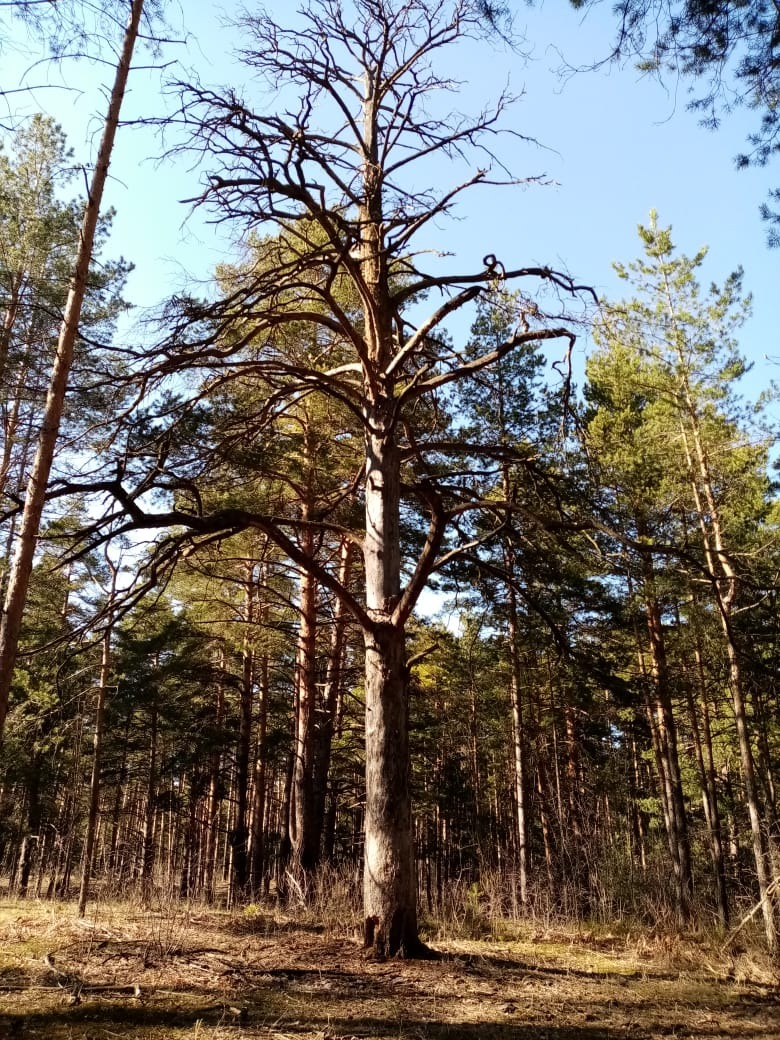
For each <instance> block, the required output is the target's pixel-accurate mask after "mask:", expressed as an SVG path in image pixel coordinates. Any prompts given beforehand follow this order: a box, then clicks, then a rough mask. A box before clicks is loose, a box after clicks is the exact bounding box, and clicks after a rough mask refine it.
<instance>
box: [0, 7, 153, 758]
mask: <svg viewBox="0 0 780 1040" xmlns="http://www.w3.org/2000/svg"><path fill="white" fill-rule="evenodd" d="M143 5H144V0H132V4H131V7H130V16H129V18H128V22H127V26H126V28H125V35H124V41H123V46H122V52H121V55H120V57H119V60H118V62H117V66H116V76H115V79H114V85H113V88H112V90H111V98H110V101H109V106H108V113H107V115H106V121H105V126H104V129H103V137H102V139H101V142H100V148H99V151H98V157H97V161H96V163H95V169H94V172H93V174H92V183H91V185H90V190H89V197H88V199H87V205H86V208H85V211H84V219H83V221H82V225H81V237H80V242H79V248H78V253H77V255H76V262H75V266H74V271H73V277H72V280H71V285H70V290H69V292H68V300H67V303H66V305H65V312H64V314H63V319H62V326H61V328H60V335H59V341H58V343H57V354H56V357H55V360H54V365H53V368H52V373H51V380H50V383H49V392H48V395H47V398H46V407H45V410H44V414H43V420H42V423H41V432H40V435H39V438H38V450H37V452H36V455H35V460H34V462H33V466H32V469H31V471H30V478H29V481H28V483H27V493H26V496H25V503H24V512H23V514H22V523H21V528H20V530H19V538H18V541H17V545H16V552H15V554H14V559H13V563H12V565H11V572H10V577H9V582H8V589H7V592H6V597H5V605H4V608H3V617H2V623H0V741H1V740H2V736H3V730H4V728H5V717H6V713H7V710H8V695H9V692H10V689H11V681H12V678H13V671H14V665H15V664H16V654H17V649H18V645H19V633H20V630H21V624H22V614H23V612H24V607H25V603H26V601H27V589H28V585H29V581H30V573H31V571H32V564H33V555H34V553H35V546H36V544H37V540H38V530H39V528H40V522H41V515H42V513H43V506H44V502H45V500H46V487H47V484H48V481H49V474H50V472H51V466H52V461H53V458H54V448H55V446H56V443H57V437H58V435H59V430H60V423H61V420H62V414H63V409H64V404H65V394H66V391H67V386H68V378H69V375H70V369H71V366H72V364H73V352H74V347H75V343H76V337H77V335H78V327H79V321H80V318H81V309H82V305H83V302H84V295H85V293H86V289H87V280H88V276H89V267H90V263H91V261H92V252H93V247H94V240H95V231H96V228H97V223H98V218H99V216H100V205H101V201H102V198H103V189H104V187H105V183H106V178H107V176H108V166H109V162H110V161H111V152H112V149H113V146H114V136H115V134H116V129H117V126H118V124H119V113H120V109H121V107H122V100H123V98H124V93H125V87H126V84H127V78H128V75H129V72H130V64H131V61H132V57H133V49H134V47H135V42H136V40H137V38H138V32H139V26H140V21H141V13H142V10H143Z"/></svg>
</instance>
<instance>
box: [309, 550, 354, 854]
mask: <svg viewBox="0 0 780 1040" xmlns="http://www.w3.org/2000/svg"><path fill="white" fill-rule="evenodd" d="M339 556H340V559H339V582H340V584H341V585H342V586H343V587H344V588H348V587H349V582H350V574H351V571H352V549H351V546H350V544H349V541H348V540H347V539H346V538H345V539H343V540H342V542H341V546H340V547H339ZM347 620H348V613H347V610H346V608H345V607H344V605H343V604H342V603H341V602H340V601H339V602H337V603H336V610H335V615H334V618H333V628H332V630H331V637H330V647H329V650H328V664H327V668H326V671H325V688H324V691H323V698H322V699H323V705H322V712H321V713H320V718H319V721H318V725H317V726H316V727H315V734H316V747H315V759H314V785H313V786H314V790H313V805H312V816H313V821H314V827H315V828H316V831H317V847H318V848H320V846H322V845H323V833H324V832H325V830H326V824H327V822H328V814H327V813H326V800H327V797H328V793H329V792H330V795H331V799H330V805H333V806H335V797H334V791H333V778H332V777H331V769H330V760H331V752H332V749H333V737H334V735H335V733H336V729H337V726H338V715H339V707H340V704H341V687H342V683H343V671H344V656H345V649H346V635H347ZM325 844H328V843H327V842H326V843H325ZM329 847H330V849H331V851H332V841H330V843H329ZM322 851H323V854H325V853H326V850H325V849H324V847H323V849H322Z"/></svg>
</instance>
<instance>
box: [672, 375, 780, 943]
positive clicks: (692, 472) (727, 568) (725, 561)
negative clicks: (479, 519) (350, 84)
mask: <svg viewBox="0 0 780 1040" xmlns="http://www.w3.org/2000/svg"><path fill="white" fill-rule="evenodd" d="M684 401H685V408H686V413H687V418H688V422H689V425H688V427H687V428H686V426H685V425H684V424H681V434H682V441H683V447H684V450H685V454H686V462H687V466H688V473H689V478H690V482H691V489H692V492H693V497H694V501H695V503H696V510H697V513H698V519H699V529H700V532H701V536H702V543H703V546H704V554H705V559H706V561H707V566H708V569H709V572H710V574H711V575H712V590H713V594H714V597H715V603H716V606H717V608H718V614H719V617H720V623H721V630H722V632H723V639H724V643H725V645H726V653H727V655H728V662H729V686H730V688H731V699H732V705H733V708H734V721H735V723H736V730H737V743H738V745H739V754H740V762H741V765H742V782H743V784H744V787H745V801H746V803H747V809H748V816H749V819H750V831H751V835H752V838H753V856H754V859H755V864H756V880H757V882H758V891H759V899H760V904H761V912H762V915H763V919H764V933H765V935H766V941H767V946H768V947H769V949H770V950H771V951H772V952H773V953H777V952H778V950H779V949H780V946H779V939H778V918H779V917H780V898H779V896H778V892H777V884H776V882H777V877H776V876H775V871H774V864H773V862H772V855H771V849H770V842H769V836H768V834H767V833H766V832H765V830H764V821H762V818H761V803H760V797H759V785H758V781H757V778H756V768H755V760H754V757H753V748H752V744H751V740H750V727H749V723H748V713H747V706H746V703H745V691H744V683H743V679H742V666H741V662H740V659H739V650H738V648H737V645H736V641H735V638H734V631H733V627H732V612H733V609H734V605H735V600H736V597H737V591H738V577H737V573H736V571H735V570H734V567H733V566H732V563H731V560H730V559H729V556H728V553H727V552H726V547H725V544H724V540H723V532H722V527H721V518H720V509H719V507H718V503H717V500H716V496H715V491H714V489H713V487H712V479H711V475H710V468H709V461H708V459H707V453H706V450H705V445H704V442H703V439H702V436H701V430H700V428H699V419H698V412H697V409H696V406H695V403H694V402H693V400H692V398H691V396H690V391H689V389H688V387H687V385H686V386H685V388H684Z"/></svg>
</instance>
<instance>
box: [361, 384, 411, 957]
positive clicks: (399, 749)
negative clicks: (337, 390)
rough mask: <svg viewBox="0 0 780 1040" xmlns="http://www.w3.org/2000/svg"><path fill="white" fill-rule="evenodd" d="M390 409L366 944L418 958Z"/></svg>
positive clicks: (370, 674) (369, 698)
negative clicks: (395, 614)
mask: <svg viewBox="0 0 780 1040" xmlns="http://www.w3.org/2000/svg"><path fill="white" fill-rule="evenodd" d="M391 413H392V408H391V407H390V406H389V402H388V401H384V402H380V403H379V405H378V407H376V408H374V409H373V411H372V413H371V414H369V415H368V416H367V419H368V422H367V427H368V431H369V432H368V435H367V452H366V536H365V543H364V561H365V572H366V606H367V609H368V614H369V617H370V618H371V622H372V624H371V626H370V627H369V628H367V629H366V631H365V632H364V639H365V648H366V675H365V685H366V690H365V693H366V837H365V842H366V844H365V861H364V872H363V901H364V915H365V945H366V946H367V947H368V948H371V949H373V951H374V952H375V953H376V955H377V956H378V957H380V958H381V957H385V956H394V955H395V954H401V955H403V956H415V955H419V954H420V953H421V952H423V950H424V947H423V946H422V944H421V943H420V941H419V938H418V934H417V885H416V878H415V868H414V851H413V847H412V806H411V795H410V790H409V770H410V763H409V734H408V717H407V714H408V705H407V668H406V649H405V632H404V626H403V623H402V622H401V621H398V620H397V619H395V618H394V617H393V612H394V610H395V608H396V607H397V605H398V601H399V599H400V587H401V550H400V530H399V527H400V461H399V453H398V450H397V447H396V445H395V444H394V439H393V438H394V431H393V428H392V421H389V417H390V414H391Z"/></svg>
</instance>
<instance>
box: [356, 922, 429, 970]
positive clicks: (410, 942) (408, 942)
mask: <svg viewBox="0 0 780 1040" xmlns="http://www.w3.org/2000/svg"><path fill="white" fill-rule="evenodd" d="M398 923H399V922H398V919H397V917H396V919H394V922H393V924H394V925H395V927H393V926H391V927H390V928H389V929H384V928H382V926H381V924H380V921H379V919H378V918H377V917H367V918H366V923H365V933H364V942H363V945H364V948H365V950H366V956H367V957H368V958H369V959H371V960H375V961H386V960H387V959H388V958H390V957H398V958H401V959H403V960H418V961H419V960H426V961H434V960H439V959H440V958H441V954H440V953H439V952H438V950H434V949H432V948H431V947H430V946H428V945H427V944H426V943H424V942H423V941H422V939H420V937H419V936H418V935H417V929H416V927H415V928H414V929H413V930H412V929H409V930H408V932H407V933H406V934H404V931H403V930H402V929H401V928H399V927H398ZM409 933H411V934H409Z"/></svg>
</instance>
